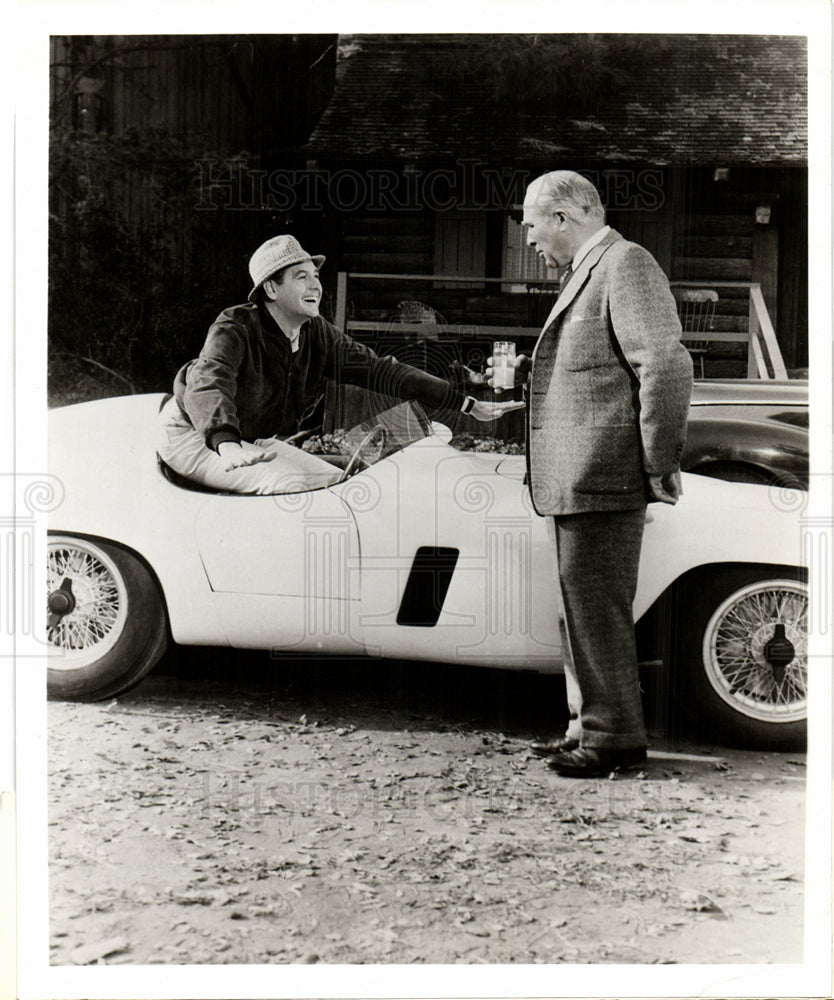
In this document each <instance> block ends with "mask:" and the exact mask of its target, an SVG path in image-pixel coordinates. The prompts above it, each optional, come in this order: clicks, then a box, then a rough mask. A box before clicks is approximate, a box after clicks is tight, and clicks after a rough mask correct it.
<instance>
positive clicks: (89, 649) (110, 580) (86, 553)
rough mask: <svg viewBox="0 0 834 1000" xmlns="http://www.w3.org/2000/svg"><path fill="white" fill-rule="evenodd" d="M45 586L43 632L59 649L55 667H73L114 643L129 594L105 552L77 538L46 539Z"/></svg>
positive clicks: (54, 661)
mask: <svg viewBox="0 0 834 1000" xmlns="http://www.w3.org/2000/svg"><path fill="white" fill-rule="evenodd" d="M47 590H48V598H47V612H48V618H47V638H48V640H49V642H50V643H51V644H52V645H53V646H56V647H57V648H58V649H60V650H61V651H62V653H63V656H60V657H59V656H56V657H54V658H53V662H52V664H51V665H52V666H53V667H55V668H57V669H62V668H65V669H66V668H70V669H73V668H76V667H77V666H78V665H79V664H80V663H89V662H92V661H94V660H97V659H99V658H100V657H101V656H103V655H104V654H105V653H106V652H107V651H108V650H110V649H112V648H113V646H114V645H115V643H116V641H117V640H118V638H119V636H120V635H121V633H122V630H123V629H124V626H125V621H126V620H127V614H128V596H127V587H126V584H125V581H124V578H123V577H122V574H121V573H120V572H119V570H118V568H117V567H116V565H115V563H114V562H113V561H112V560H111V559H109V558H108V557H107V556H106V555H105V553H104V552H102V551H101V550H100V549H99V548H98V547H95V548H94V547H92V546H89V545H87V544H85V543H84V542H83V541H81V540H80V539H79V540H74V541H72V542H60V543H58V542H53V543H50V545H49V549H48V562H47Z"/></svg>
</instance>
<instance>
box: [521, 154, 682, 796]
mask: <svg viewBox="0 0 834 1000" xmlns="http://www.w3.org/2000/svg"><path fill="white" fill-rule="evenodd" d="M523 225H524V226H525V227H526V229H527V243H528V245H530V246H532V247H534V248H535V249H536V251H537V253H538V254H539V255H540V256H541V257H542V258H543V259H544V261H545V263H546V264H547V266H548V267H557V266H558V267H564V268H565V271H566V274H567V280H566V282H565V284H564V286H563V288H562V290H561V292H560V295H559V298H558V300H557V303H556V305H555V306H554V308H553V311H552V312H551V314H550V316H549V318H548V320H547V322H546V323H545V325H544V328H543V330H542V333H541V336H540V337H539V339H538V342H537V344H536V347H535V350H534V352H533V357H532V360H531V359H529V358H526V357H524V356H523V355H522V356H521V357H520V358H519V359H518V360H517V367H518V369H519V371H520V372H521V373H522V374H523V373H527V374H528V375H529V379H528V386H527V389H528V404H529V411H528V419H529V432H528V463H529V482H530V491H531V495H532V499H533V505H534V507H535V509H536V511H537V512H538V513H539V514H542V515H549V516H552V524H553V527H554V529H555V541H556V546H557V555H558V562H559V577H560V586H561V598H562V601H561V605H562V613H561V615H560V624H561V626H562V636H563V643H564V647H565V675H566V684H567V692H568V705H569V708H570V711H571V720H570V724H569V726H568V731H567V733H566V735H565V737H564V738H562V739H558V740H554V741H551V742H545V743H539V744H534V745H533V749H534V751H536V752H537V753H539V754H541V755H546V756H548V758H549V759H548V764H549V765H550V766H551V767H552V768H553V769H554V770H556V771H557V772H558V773H559V774H562V775H566V776H571V777H597V776H601V775H606V774H608V773H610V772H611V771H614V770H618V769H622V768H627V767H632V766H636V765H639V764H640V763H641V762H642V761H643V760H645V757H646V743H647V736H646V730H645V727H644V722H643V711H642V704H641V700H640V689H639V680H638V672H637V655H636V648H635V637H634V619H633V615H632V604H633V601H634V595H635V590H636V586H637V568H638V563H639V560H640V548H641V543H642V535H643V524H644V522H645V517H646V504H647V502H648V501H653V500H659V501H662V502H664V503H670V504H674V503H676V502H677V499H678V496H679V495H680V471H679V468H680V464H679V463H680V457H681V453H682V451H683V446H684V439H685V434H686V420H687V414H688V411H689V397H690V393H691V389H692V361H691V359H690V356H689V353H688V352H687V351H686V349H685V348H684V347H683V346H682V344H681V341H680V337H681V327H680V323H679V321H678V316H677V311H676V308H675V302H674V299H673V297H672V294H671V292H670V290H669V284H668V282H667V280H666V278H665V276H664V274H663V272H662V271H661V269H660V267H659V266H658V264H657V262H656V261H655V260H654V258H653V257H652V256H651V254H650V253H649V252H648V251H647V250H645V249H644V248H643V247H640V246H638V245H637V244H635V243H629V242H627V241H626V240H624V239H623V238H622V236H620V234H619V233H617V232H615V231H614V230H612V229H610V228H609V227H608V226H606V225H605V210H604V209H603V207H602V203H601V201H600V198H599V194H598V193H597V190H596V188H595V187H594V185H593V184H591V183H590V182H589V181H588V180H587V179H585V178H584V177H582V176H581V175H579V174H576V173H574V172H572V171H563V170H559V171H554V172H552V173H548V174H545V175H543V176H542V177H539V178H538V179H537V180H535V181H534V182H533V183H532V184H531V185H530V187H529V188H528V189H527V193H526V196H525V200H524V219H523Z"/></svg>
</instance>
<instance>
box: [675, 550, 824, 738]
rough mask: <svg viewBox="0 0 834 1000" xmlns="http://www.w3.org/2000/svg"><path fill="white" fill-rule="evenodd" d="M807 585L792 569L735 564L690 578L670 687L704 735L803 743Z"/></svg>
mask: <svg viewBox="0 0 834 1000" xmlns="http://www.w3.org/2000/svg"><path fill="white" fill-rule="evenodd" d="M807 614H808V588H807V585H806V584H805V583H804V582H803V580H802V578H801V574H800V573H799V572H798V571H796V570H794V569H788V568H785V569H779V568H775V567H767V566H760V567H759V566H733V567H724V568H720V569H718V570H711V572H710V574H709V575H707V574H706V573H702V574H698V575H697V576H696V577H694V578H691V579H690V581H689V586H688V587H687V589H686V591H685V592H684V596H683V601H682V602H681V605H680V608H679V621H681V623H682V626H681V629H680V632H679V638H678V642H677V643H676V654H677V655H676V670H677V672H678V675H679V676H678V677H677V678H676V683H675V688H676V690H677V691H678V693H679V703H680V706H681V708H682V709H683V711H684V712H685V713H686V714H687V715H689V716H690V717H691V718H693V720H694V721H696V722H697V723H698V725H699V726H700V727H701V729H702V730H704V731H705V732H706V733H712V734H714V735H716V736H717V737H719V738H720V739H721V740H722V741H725V742H728V743H730V744H733V745H736V746H738V745H741V746H750V747H757V748H762V749H789V748H796V747H799V746H801V745H802V744H803V743H804V741H805V738H806V719H807V710H808V642H807V636H808V629H807Z"/></svg>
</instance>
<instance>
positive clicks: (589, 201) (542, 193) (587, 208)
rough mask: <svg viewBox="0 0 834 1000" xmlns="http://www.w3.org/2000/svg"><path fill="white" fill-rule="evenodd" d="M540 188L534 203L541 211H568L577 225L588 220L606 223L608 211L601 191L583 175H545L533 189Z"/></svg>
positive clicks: (564, 172) (563, 172) (557, 172)
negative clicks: (598, 220)
mask: <svg viewBox="0 0 834 1000" xmlns="http://www.w3.org/2000/svg"><path fill="white" fill-rule="evenodd" d="M534 186H535V187H536V188H537V193H536V197H535V200H536V202H537V204H538V206H539V208H540V209H542V211H549V210H554V209H557V208H558V209H560V210H565V209H569V211H567V213H566V214H567V215H569V216H570V217H571V218H572V219H573V220H574V221H575V222H586V221H588V219H589V217H591V218H599V219H601V220H602V221H605V208H604V207H603V204H602V200H601V199H600V196H599V191H597V189H596V187H595V186H594V185H593V184H592V183H591V182H590V181H589V180H588V178H587V177H583V176H582V174H578V173H576V171H574V170H552V171H550V173H547V174H542V175H541V177H537V178H536V180H534V181H533V183H532V184H531V185H530V187H531V188H533V187H534Z"/></svg>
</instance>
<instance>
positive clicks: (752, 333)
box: [747, 287, 767, 378]
mask: <svg viewBox="0 0 834 1000" xmlns="http://www.w3.org/2000/svg"><path fill="white" fill-rule="evenodd" d="M747 337H748V340H747V377H748V378H759V377H760V376H759V365H758V361H757V359H756V351H755V349H754V347H753V344H754V343H757V342H758V339H759V314H758V313H757V312H756V304H755V303H754V301H753V289H752V287H751V289H750V312H749V319H748V321H747ZM765 377H767V372H765Z"/></svg>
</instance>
